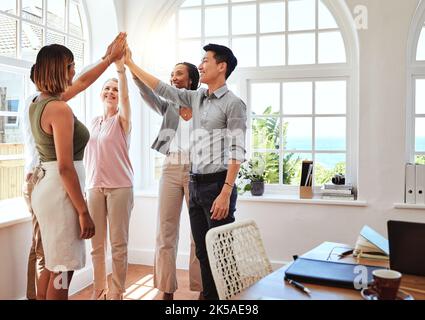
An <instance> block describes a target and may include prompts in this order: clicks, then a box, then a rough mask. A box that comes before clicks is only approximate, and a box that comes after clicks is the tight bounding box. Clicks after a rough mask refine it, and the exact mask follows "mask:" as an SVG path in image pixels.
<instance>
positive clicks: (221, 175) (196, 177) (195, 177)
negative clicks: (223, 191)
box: [190, 171, 227, 183]
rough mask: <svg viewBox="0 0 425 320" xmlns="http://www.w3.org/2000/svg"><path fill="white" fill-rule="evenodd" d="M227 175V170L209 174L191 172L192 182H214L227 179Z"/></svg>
mask: <svg viewBox="0 0 425 320" xmlns="http://www.w3.org/2000/svg"><path fill="white" fill-rule="evenodd" d="M226 177H227V171H221V172H215V173H209V174H195V173H191V174H190V182H197V183H212V182H221V181H225V180H226Z"/></svg>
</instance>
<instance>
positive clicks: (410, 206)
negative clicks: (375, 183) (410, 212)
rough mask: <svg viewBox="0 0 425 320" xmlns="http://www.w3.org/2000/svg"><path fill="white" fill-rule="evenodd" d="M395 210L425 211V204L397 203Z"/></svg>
mask: <svg viewBox="0 0 425 320" xmlns="http://www.w3.org/2000/svg"><path fill="white" fill-rule="evenodd" d="M394 208H395V209H414V210H424V209H425V204H408V203H395V204H394Z"/></svg>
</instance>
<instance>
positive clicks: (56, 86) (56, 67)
mask: <svg viewBox="0 0 425 320" xmlns="http://www.w3.org/2000/svg"><path fill="white" fill-rule="evenodd" d="M73 62H74V55H73V54H72V52H71V50H69V49H68V48H67V47H65V46H62V45H59V44H52V45H49V46H45V47H43V48H42V49H41V50H40V52H39V53H38V55H37V62H36V64H35V68H34V83H35V85H36V87H37V89H38V90H39V91H40V92H47V93H49V94H51V95H58V94H61V93H63V92H65V90H66V89H67V88H68V86H69V71H70V64H71V63H73Z"/></svg>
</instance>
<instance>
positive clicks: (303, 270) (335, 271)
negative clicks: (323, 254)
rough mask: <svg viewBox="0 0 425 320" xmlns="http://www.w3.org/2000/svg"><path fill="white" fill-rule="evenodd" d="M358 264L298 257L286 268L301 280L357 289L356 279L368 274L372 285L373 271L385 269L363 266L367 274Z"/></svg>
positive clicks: (289, 276)
mask: <svg viewBox="0 0 425 320" xmlns="http://www.w3.org/2000/svg"><path fill="white" fill-rule="evenodd" d="M358 266H359V265H358V264H348V263H340V262H332V261H324V260H311V259H305V258H298V259H297V260H295V261H294V263H293V264H292V265H291V266H290V267H289V268H288V269H287V270H286V272H285V276H286V277H287V278H288V279H291V280H294V281H299V282H306V283H314V284H319V285H324V286H332V287H343V288H350V289H356V288H355V286H354V282H355V281H356V280H357V282H359V281H358V279H359V278H362V279H365V280H366V276H367V284H368V285H370V284H371V283H372V280H373V276H372V271H373V270H377V269H383V268H382V267H369V266H362V268H361V270H364V271H366V270H367V275H366V274H363V273H360V271H359V270H360V268H358V269H356V267H358ZM356 271H357V272H356ZM365 273H366V272H365Z"/></svg>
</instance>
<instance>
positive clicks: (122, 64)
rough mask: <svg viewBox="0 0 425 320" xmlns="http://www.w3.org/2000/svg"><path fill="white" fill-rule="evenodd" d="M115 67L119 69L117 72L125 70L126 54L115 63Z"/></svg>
mask: <svg viewBox="0 0 425 320" xmlns="http://www.w3.org/2000/svg"><path fill="white" fill-rule="evenodd" d="M115 66H116V67H117V70H120V71H122V70H124V69H125V54H124V55H123V56H122V57H121V59H119V60H116V61H115Z"/></svg>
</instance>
